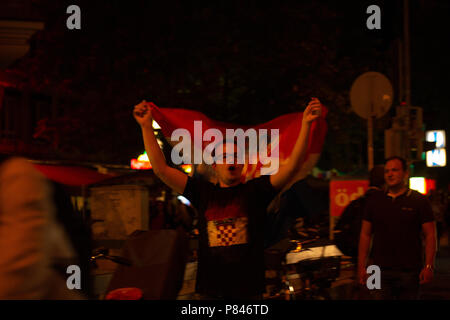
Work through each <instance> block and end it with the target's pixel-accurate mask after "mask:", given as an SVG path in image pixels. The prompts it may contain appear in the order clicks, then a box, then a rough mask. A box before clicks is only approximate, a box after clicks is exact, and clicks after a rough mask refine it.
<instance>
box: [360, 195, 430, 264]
mask: <svg viewBox="0 0 450 320" xmlns="http://www.w3.org/2000/svg"><path fill="white" fill-rule="evenodd" d="M363 219H364V220H367V221H369V222H371V223H372V232H373V246H372V255H373V259H374V264H376V265H378V266H379V267H380V268H381V270H383V268H386V269H387V268H394V269H403V270H411V271H418V270H420V269H421V268H422V265H423V249H422V237H421V232H422V224H424V223H426V222H431V221H434V217H433V212H432V211H431V206H430V204H429V202H428V200H427V199H426V198H425V196H423V195H422V194H420V193H419V192H417V191H414V190H407V191H406V192H405V193H404V194H402V195H400V196H398V197H396V198H395V199H394V198H392V197H390V196H388V195H387V193H386V192H383V191H379V192H376V193H374V194H373V195H372V196H371V197H370V198H369V199H368V201H367V205H366V207H365V212H364V218H363Z"/></svg>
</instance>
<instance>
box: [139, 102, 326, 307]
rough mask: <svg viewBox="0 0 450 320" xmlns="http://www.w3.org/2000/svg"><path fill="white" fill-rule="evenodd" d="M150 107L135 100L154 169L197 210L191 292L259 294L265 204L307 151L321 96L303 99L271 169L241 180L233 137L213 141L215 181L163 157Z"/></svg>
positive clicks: (213, 296)
mask: <svg viewBox="0 0 450 320" xmlns="http://www.w3.org/2000/svg"><path fill="white" fill-rule="evenodd" d="M155 111H158V109H157V108H156V107H155V106H154V105H153V104H151V103H147V102H146V101H142V102H141V103H140V104H138V105H136V106H135V108H134V117H135V119H136V121H137V122H138V123H139V125H140V126H141V129H142V135H143V139H144V144H145V149H146V151H147V154H148V157H149V160H150V163H151V164H152V168H153V170H154V173H155V174H156V175H157V176H158V177H159V178H160V179H161V180H162V181H163V182H164V183H165V184H166V185H168V186H169V187H170V188H171V189H172V190H174V191H176V192H178V193H180V194H182V195H184V196H185V197H186V198H188V199H189V200H190V201H191V203H192V204H193V205H194V207H195V208H196V209H197V210H198V212H199V255H198V269H197V284H196V292H197V293H198V294H200V295H203V297H204V298H206V299H251V300H253V299H260V298H261V297H262V293H263V292H264V289H265V288H264V272H265V270H264V223H265V217H266V208H267V206H268V205H269V203H270V202H271V200H272V199H273V198H274V197H275V196H276V194H277V193H278V192H279V191H280V190H281V189H282V188H283V187H284V186H285V185H286V184H287V183H289V182H290V180H291V179H292V176H294V175H295V174H296V173H297V172H298V171H299V170H300V167H301V165H302V163H303V161H304V160H305V158H306V155H307V150H308V142H309V141H310V139H309V137H310V131H311V125H312V124H313V122H314V121H316V120H317V119H319V118H320V117H321V114H322V106H321V104H320V101H319V100H318V99H316V98H313V99H312V100H311V102H310V103H309V104H308V106H307V108H306V109H305V111H304V112H303V116H302V120H301V121H302V122H301V129H300V133H299V134H298V137H297V139H296V141H295V144H294V146H293V149H292V152H291V154H290V157H289V158H288V160H287V161H286V162H285V164H284V165H283V166H281V167H280V168H279V169H278V170H277V172H276V173H274V174H271V175H263V176H261V177H259V178H255V179H252V180H250V181H247V182H246V183H242V170H243V168H244V165H243V164H242V163H238V161H236V160H237V158H238V153H239V152H241V151H240V150H239V148H238V147H239V146H238V145H236V144H235V143H234V140H233V141H226V140H225V141H214V142H215V143H217V144H216V148H215V149H214V150H215V152H214V163H213V164H212V167H213V169H214V171H215V172H216V175H217V178H218V184H216V185H214V184H212V183H210V182H207V181H204V180H202V179H199V178H195V177H189V176H188V175H186V174H184V173H183V172H181V171H179V170H177V169H175V168H172V167H170V166H169V165H168V164H167V163H166V160H165V158H164V155H163V153H162V151H161V149H160V147H159V145H158V142H157V140H156V138H155V136H154V133H153V128H152V120H153V116H152V114H153V113H154V112H155ZM160 125H161V124H160ZM161 127H162V129H164V128H163V126H161ZM230 150H231V152H230Z"/></svg>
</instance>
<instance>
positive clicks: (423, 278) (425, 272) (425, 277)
mask: <svg viewBox="0 0 450 320" xmlns="http://www.w3.org/2000/svg"><path fill="white" fill-rule="evenodd" d="M419 280H420V282H419V283H420V284H427V283H430V282H431V281H433V270H432V269H430V268H427V267H425V268H423V269H422V271H421V272H420V275H419Z"/></svg>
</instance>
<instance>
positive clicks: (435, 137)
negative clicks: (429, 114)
mask: <svg viewBox="0 0 450 320" xmlns="http://www.w3.org/2000/svg"><path fill="white" fill-rule="evenodd" d="M426 140H427V141H428V142H434V143H436V147H435V148H436V149H440V148H445V131H444V130H432V131H427V133H426Z"/></svg>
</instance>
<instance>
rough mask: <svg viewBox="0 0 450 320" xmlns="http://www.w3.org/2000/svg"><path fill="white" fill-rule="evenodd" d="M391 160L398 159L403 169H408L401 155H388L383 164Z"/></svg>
mask: <svg viewBox="0 0 450 320" xmlns="http://www.w3.org/2000/svg"><path fill="white" fill-rule="evenodd" d="M391 160H398V161H400V162H401V164H402V168H403V171H407V170H408V164H407V163H406V160H405V159H403V158H402V157H399V156H393V157H389V158H387V159H386V160H385V161H384V164H386V163H388V161H391Z"/></svg>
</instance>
